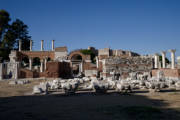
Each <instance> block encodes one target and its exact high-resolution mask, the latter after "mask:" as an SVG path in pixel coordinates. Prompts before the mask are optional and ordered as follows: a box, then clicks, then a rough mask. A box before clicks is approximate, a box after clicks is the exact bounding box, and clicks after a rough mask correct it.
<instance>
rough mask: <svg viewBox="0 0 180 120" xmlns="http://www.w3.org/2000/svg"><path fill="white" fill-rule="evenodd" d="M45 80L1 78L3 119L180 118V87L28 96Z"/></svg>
mask: <svg viewBox="0 0 180 120" xmlns="http://www.w3.org/2000/svg"><path fill="white" fill-rule="evenodd" d="M43 81H47V80H43V79H39V80H30V83H29V84H25V85H9V84H8V83H9V81H0V119H2V120H4V119H6V120H11V119H18V120H23V119H28V120H29V119H33V120H41V119H43V120H52V119H57V120H59V119H62V120H64V119H77V120H81V119H82V120H84V119H86V120H92V119H94V120H99V119H101V120H117V119H128V120H132V119H133V120H134V119H135V120H136V119H137V120H141V119H142V120H144V119H147V120H156V119H158V120H160V119H163V120H164V119H165V120H169V119H173V120H179V119H180V116H179V114H180V92H179V91H168V90H167V91H166V90H165V91H164V92H159V93H148V92H145V91H141V92H135V93H132V94H130V95H122V94H117V93H113V92H112V91H111V92H109V93H108V94H94V93H91V92H88V91H86V92H84V93H81V92H78V93H76V94H75V95H71V96H64V95H62V94H61V95H60V94H59V95H44V96H37V95H36V96H32V95H30V96H28V94H30V93H32V88H33V86H34V85H37V84H39V83H40V82H43ZM17 106H18V107H17ZM9 114H11V116H9Z"/></svg>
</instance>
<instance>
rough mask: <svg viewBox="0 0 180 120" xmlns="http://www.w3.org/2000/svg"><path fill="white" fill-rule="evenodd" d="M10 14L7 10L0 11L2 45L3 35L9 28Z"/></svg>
mask: <svg viewBox="0 0 180 120" xmlns="http://www.w3.org/2000/svg"><path fill="white" fill-rule="evenodd" d="M10 20H11V19H10V17H9V13H8V12H7V11H5V10H0V43H1V40H2V35H3V33H4V32H5V31H6V29H7V28H8V26H9V24H8V23H9V21H10Z"/></svg>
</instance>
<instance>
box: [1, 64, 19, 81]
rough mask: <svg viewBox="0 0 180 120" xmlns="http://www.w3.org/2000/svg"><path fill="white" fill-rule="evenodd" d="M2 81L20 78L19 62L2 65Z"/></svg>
mask: <svg viewBox="0 0 180 120" xmlns="http://www.w3.org/2000/svg"><path fill="white" fill-rule="evenodd" d="M0 70H1V72H0V80H2V79H17V78H18V76H19V62H5V63H0Z"/></svg>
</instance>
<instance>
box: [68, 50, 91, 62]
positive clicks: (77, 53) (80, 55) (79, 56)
mask: <svg viewBox="0 0 180 120" xmlns="http://www.w3.org/2000/svg"><path fill="white" fill-rule="evenodd" d="M68 59H69V60H74V59H76V60H81V61H84V60H89V59H90V56H89V55H84V54H83V53H81V52H80V51H73V52H71V53H70V54H69V56H68Z"/></svg>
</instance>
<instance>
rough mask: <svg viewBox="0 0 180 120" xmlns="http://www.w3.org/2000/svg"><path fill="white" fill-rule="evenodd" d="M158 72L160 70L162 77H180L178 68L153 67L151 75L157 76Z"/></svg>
mask: <svg viewBox="0 0 180 120" xmlns="http://www.w3.org/2000/svg"><path fill="white" fill-rule="evenodd" d="M158 72H162V74H163V76H164V77H170V78H180V69H168V68H166V69H154V70H152V76H153V77H158Z"/></svg>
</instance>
